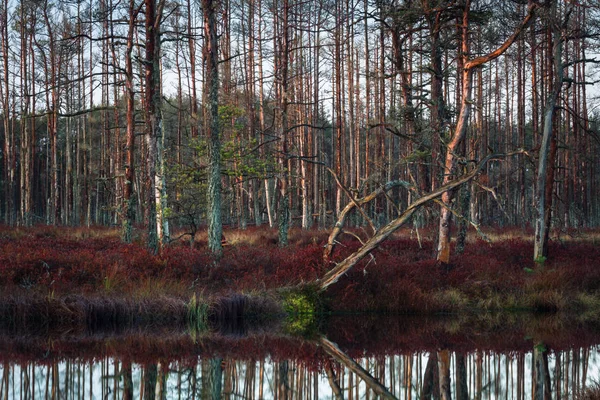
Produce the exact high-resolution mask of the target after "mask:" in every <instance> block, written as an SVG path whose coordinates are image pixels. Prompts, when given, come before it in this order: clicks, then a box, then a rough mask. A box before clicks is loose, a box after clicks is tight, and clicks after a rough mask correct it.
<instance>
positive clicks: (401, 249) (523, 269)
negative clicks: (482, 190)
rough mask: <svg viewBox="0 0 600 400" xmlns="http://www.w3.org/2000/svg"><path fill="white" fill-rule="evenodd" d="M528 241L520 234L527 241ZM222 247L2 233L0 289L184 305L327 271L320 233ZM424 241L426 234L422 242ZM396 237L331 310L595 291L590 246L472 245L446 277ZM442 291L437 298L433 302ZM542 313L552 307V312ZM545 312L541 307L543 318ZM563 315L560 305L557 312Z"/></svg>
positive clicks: (68, 233) (434, 306) (349, 278)
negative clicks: (154, 248) (152, 248)
mask: <svg viewBox="0 0 600 400" xmlns="http://www.w3.org/2000/svg"><path fill="white" fill-rule="evenodd" d="M524 234H525V235H526V234H527V233H526V232H525V233H524ZM225 235H226V237H227V238H228V242H229V245H228V246H227V247H225V249H224V255H223V258H222V259H221V260H220V261H219V262H218V263H217V265H215V262H214V260H213V258H212V256H211V255H210V253H209V252H208V251H207V249H206V246H204V245H203V244H202V242H201V240H200V243H197V246H196V247H195V248H190V247H189V245H188V244H187V243H183V242H182V243H175V244H173V245H171V246H169V247H168V248H166V249H165V250H164V252H163V253H162V254H161V255H152V254H150V253H149V252H148V251H147V250H146V249H145V248H144V247H143V246H142V245H141V244H140V243H137V244H123V243H121V242H120V240H119V238H118V232H117V231H116V230H110V229H107V228H93V229H90V230H85V229H83V228H53V227H36V228H30V229H24V228H19V229H13V228H10V227H0V287H2V288H3V290H5V291H6V290H8V291H10V290H19V291H22V290H25V291H27V290H33V291H35V292H37V293H40V292H41V293H73V292H75V293H97V292H101V293H106V292H108V293H110V292H111V291H117V292H118V293H120V294H123V293H124V294H127V293H132V294H135V293H139V292H140V291H142V292H143V291H147V292H148V293H152V292H155V291H163V292H171V293H168V294H173V293H177V294H178V295H180V296H183V297H185V296H186V295H189V294H191V293H192V291H196V292H197V291H200V292H203V293H209V294H220V293H231V292H236V291H241V292H253V291H259V292H260V291H265V290H270V289H275V288H279V287H282V286H293V285H297V284H302V283H308V282H312V281H314V280H316V279H318V278H319V277H321V276H323V274H324V273H325V272H326V271H327V270H328V268H330V266H329V265H326V264H324V263H323V261H322V259H321V257H322V251H323V245H324V243H325V241H326V238H327V232H323V231H315V230H313V231H300V230H295V231H292V234H291V245H290V246H289V247H288V248H285V249H282V248H279V247H278V246H277V243H276V240H275V238H276V232H275V231H274V230H269V229H267V228H262V229H261V228H254V229H250V230H248V231H226V232H225ZM429 236H431V235H429ZM421 245H422V247H420V246H419V243H418V242H417V240H416V238H410V237H409V235H408V233H407V232H406V231H404V232H400V233H399V234H397V235H395V236H394V237H393V238H392V239H390V240H388V241H386V242H384V244H383V245H382V246H381V247H380V248H379V249H377V250H375V251H374V252H373V257H372V258H371V257H367V258H366V259H364V260H363V261H362V262H361V263H360V264H359V265H357V267H355V268H354V269H353V270H351V271H350V272H349V273H348V274H347V275H346V276H344V277H342V278H341V279H340V280H339V281H338V282H337V283H336V284H334V285H333V286H331V287H330V289H328V291H327V297H328V298H329V306H330V308H331V309H332V310H334V311H348V310H352V311H359V310H360V311H363V310H369V311H373V310H377V311H395V312H423V311H425V312H431V311H440V310H446V307H447V310H450V311H452V310H454V308H453V307H454V305H453V304H451V303H452V302H453V301H457V302H459V303H460V301H461V299H462V297H461V296H464V297H465V298H467V299H480V300H482V301H485V300H486V299H489V298H492V297H493V296H494V295H501V296H505V297H506V296H515V297H518V296H522V295H523V294H524V293H538V294H539V296H538V297H539V298H536V299H534V300H532V304H534V305H535V304H537V303H536V301H539V302H541V303H544V302H546V300H544V298H545V297H544V296H547V297H548V300H547V302H550V303H552V302H554V303H560V301H559V300H560V299H558V300H557V297H556V296H557V295H556V294H557V293H558V295H559V296H566V295H568V294H569V293H573V292H585V293H591V294H594V293H598V292H599V291H600V268H598V266H597V262H598V260H600V247H599V246H596V245H595V244H594V243H593V242H591V241H585V240H580V241H569V242H560V241H554V242H552V243H551V245H550V254H551V257H550V258H549V260H548V261H547V262H546V265H545V266H544V268H543V269H542V268H535V266H534V263H533V261H532V256H531V255H532V254H533V244H532V243H531V242H530V241H527V240H523V239H522V238H519V239H507V240H499V241H494V242H492V243H491V244H489V243H487V242H484V241H480V240H472V241H471V242H470V243H468V245H467V247H466V250H465V252H464V254H462V255H455V256H454V258H453V260H452V266H451V268H449V269H446V268H440V267H439V266H437V265H436V264H435V261H434V250H433V248H434V244H433V241H432V240H431V239H430V238H429V239H428V235H424V239H423V240H422V241H421ZM357 248H358V243H357V241H356V240H354V239H352V238H350V237H344V239H343V241H342V243H341V244H340V245H338V246H337V248H336V251H335V252H334V259H336V260H341V259H343V257H344V256H346V255H348V254H351V253H352V252H353V251H354V250H356V249H357ZM444 291H446V292H448V293H449V294H448V293H447V294H445V295H444V296H445V297H444V296H442V297H440V296H438V294H439V293H442V292H444ZM554 303H552V304H550V305H549V306H548V309H552V308H553V304H554ZM544 307H545V305H544V304H542V306H541V308H542V309H544ZM556 307H557V308H560V304H557V305H556Z"/></svg>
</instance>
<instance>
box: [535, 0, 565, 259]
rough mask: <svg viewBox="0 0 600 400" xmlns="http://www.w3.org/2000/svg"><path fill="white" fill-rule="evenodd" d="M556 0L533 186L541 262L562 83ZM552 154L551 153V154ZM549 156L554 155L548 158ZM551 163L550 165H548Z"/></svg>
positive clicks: (545, 247) (537, 254) (545, 250)
mask: <svg viewBox="0 0 600 400" xmlns="http://www.w3.org/2000/svg"><path fill="white" fill-rule="evenodd" d="M556 8H557V4H556V0H555V1H553V2H552V3H551V18H552V21H551V22H550V23H551V29H552V61H553V72H554V74H553V76H552V90H550V92H549V95H548V98H547V100H546V106H545V107H544V125H543V130H542V143H541V145H540V151H539V157H538V167H537V181H536V188H535V200H534V203H535V237H534V249H533V259H534V261H536V262H539V263H543V262H544V260H545V259H546V257H547V256H548V231H549V229H550V227H549V222H550V212H551V207H550V206H549V205H551V195H552V186H553V181H554V178H553V176H554V168H552V167H551V166H552V165H553V163H554V158H555V157H556V152H555V150H554V151H551V149H552V142H553V140H556V139H555V138H553V134H554V133H553V131H554V126H553V120H554V118H555V114H556V109H557V103H558V99H559V96H560V92H561V89H562V85H563V74H564V71H563V63H562V50H563V49H562V48H563V42H562V37H561V29H560V26H559V22H558V21H557V20H556V17H557V16H556V13H557V10H556ZM553 153H554V154H553ZM551 157H553V158H552V159H551ZM549 166H550V167H549Z"/></svg>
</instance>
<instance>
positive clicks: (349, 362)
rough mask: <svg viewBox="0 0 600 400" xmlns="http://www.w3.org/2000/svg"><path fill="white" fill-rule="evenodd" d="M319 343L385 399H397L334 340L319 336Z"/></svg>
mask: <svg viewBox="0 0 600 400" xmlns="http://www.w3.org/2000/svg"><path fill="white" fill-rule="evenodd" d="M318 343H319V345H320V346H321V347H323V349H324V350H325V352H326V353H327V354H329V355H330V356H331V357H332V358H334V359H335V360H337V361H339V362H340V363H342V364H344V365H345V366H346V367H347V368H348V369H349V370H350V371H352V372H354V373H355V374H356V375H357V376H359V377H360V378H361V379H362V380H363V382H364V383H365V384H366V385H367V387H368V388H369V389H371V390H373V391H374V392H375V393H376V394H377V395H378V396H379V397H381V398H383V399H396V397H395V396H394V395H393V394H391V393H390V391H389V390H388V389H387V388H386V387H385V386H383V385H382V384H381V383H379V381H378V380H377V379H375V378H374V377H373V376H372V375H371V374H370V373H369V372H368V371H366V370H365V369H364V368H363V367H361V366H360V365H359V364H358V363H357V362H356V361H354V360H353V359H352V358H350V357H348V355H347V354H346V353H344V352H343V351H342V350H340V348H339V347H338V346H337V345H336V344H335V343H333V342H331V341H329V340H327V339H326V338H325V337H321V338H319V341H318Z"/></svg>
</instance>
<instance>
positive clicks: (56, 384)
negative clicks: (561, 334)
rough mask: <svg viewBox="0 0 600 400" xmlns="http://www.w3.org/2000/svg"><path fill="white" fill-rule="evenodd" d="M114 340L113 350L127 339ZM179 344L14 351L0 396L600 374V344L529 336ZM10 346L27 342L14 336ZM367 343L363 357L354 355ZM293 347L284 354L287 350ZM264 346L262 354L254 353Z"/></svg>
mask: <svg viewBox="0 0 600 400" xmlns="http://www.w3.org/2000/svg"><path fill="white" fill-rule="evenodd" d="M331 336H335V335H331ZM89 340H90V339H86V341H87V342H89ZM111 340H112V341H113V343H112V344H111V345H110V347H111V348H116V346H117V344H116V343H117V342H122V341H126V340H125V339H115V338H112V339H111ZM177 340H178V341H179V342H181V341H190V343H192V342H193V343H192V344H191V346H192V348H193V349H194V350H193V351H192V352H188V353H187V355H186V356H182V357H179V359H175V360H173V359H167V358H166V357H165V356H164V354H166V353H165V352H164V349H162V350H160V351H158V345H157V344H154V343H152V344H149V346H150V347H149V348H150V349H153V348H154V347H153V346H155V347H156V350H157V351H156V353H157V354H159V357H157V358H155V359H153V358H152V357H148V355H147V354H146V355H145V356H144V357H138V358H146V359H144V360H134V359H135V357H130V355H125V356H119V355H115V354H108V353H107V352H99V353H98V354H99V355H96V356H93V357H92V358H90V357H89V353H88V354H86V356H85V357H81V358H78V357H72V355H70V356H69V357H66V358H65V357H62V356H61V355H60V354H58V353H52V351H51V350H47V351H46V353H45V354H43V355H42V356H39V357H30V356H31V354H30V353H28V354H29V355H28V357H30V358H32V359H31V360H26V359H23V358H27V357H25V356H19V354H24V353H25V351H24V350H23V351H22V352H21V353H19V351H15V352H14V355H13V358H15V359H18V361H17V360H10V359H8V358H10V357H4V358H1V359H2V361H0V377H1V381H0V400H8V399H19V400H29V399H31V400H34V399H178V400H179V399H349V400H353V399H357V400H358V399H375V398H399V399H409V400H412V399H415V400H418V399H458V400H466V399H517V400H520V399H565V398H575V397H576V396H577V395H578V394H580V393H581V392H582V390H583V389H584V388H586V386H588V385H591V384H593V383H595V382H597V381H598V380H600V375H599V359H598V345H597V344H588V345H586V346H577V347H572V348H560V349H553V348H552V347H551V346H548V345H547V344H545V343H544V342H542V341H535V340H532V339H531V338H525V339H523V341H524V342H527V343H529V350H528V351H524V350H523V349H522V346H521V345H516V346H515V349H516V350H507V349H504V350H502V351H495V350H490V349H489V348H488V349H479V350H478V349H477V346H478V345H477V344H474V347H473V348H472V349H470V350H465V346H464V345H460V346H448V347H447V348H443V347H441V348H437V349H423V350H418V349H417V350H410V351H406V350H405V349H398V351H397V352H395V353H394V352H390V351H388V352H387V354H373V353H376V352H374V351H371V350H369V346H367V345H364V344H357V345H356V346H354V347H353V348H352V349H344V346H340V345H338V344H337V343H335V342H333V341H331V340H330V339H328V338H327V337H326V336H325V335H323V336H318V337H313V338H311V339H310V340H303V339H298V338H289V337H288V338H284V339H279V338H278V339H273V338H270V337H268V336H257V337H254V338H251V339H248V338H241V339H239V340H238V339H236V338H227V340H226V342H224V343H221V342H219V341H218V340H214V341H211V339H209V338H203V339H197V338H194V339H192V338H190V337H189V335H187V336H185V335H182V336H177ZM219 340H221V339H219ZM281 340H283V341H284V344H282V342H281ZM239 341H241V343H242V345H239V346H238V344H236V343H238V342H239ZM350 341H352V338H350ZM4 342H5V344H4V346H3V347H2V348H1V349H0V350H2V351H4V350H6V349H7V347H6V346H7V345H6V340H5V341H4ZM87 342H86V343H87ZM179 342H178V343H179ZM11 343H12V346H17V347H19V346H23V345H24V344H23V342H20V341H18V340H16V339H15V340H14V341H13V342H11ZM45 343H46V345H47V346H48V349H52V348H63V347H64V348H66V346H65V345H64V344H60V340H54V339H53V340H48V341H46V342H45ZM219 343H220V344H219ZM163 345H164V343H163ZM178 346H181V343H179V344H178ZM361 346H362V347H363V349H364V350H363V355H358V356H357V355H356V354H357V353H358V352H360V351H357V348H360V347H361ZM288 347H289V351H288V352H287V355H286V351H284V350H281V349H282V348H288ZM94 348H96V349H98V348H99V347H98V345H97V344H95V345H94ZM259 348H262V349H264V352H258V354H256V353H257V350H256V349H259ZM214 349H216V350H214ZM244 349H248V351H247V352H246V354H244ZM69 354H71V353H69ZM349 354H354V357H353V358H352V357H350V356H349ZM5 355H6V353H5Z"/></svg>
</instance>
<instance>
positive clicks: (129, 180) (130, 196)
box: [121, 0, 140, 243]
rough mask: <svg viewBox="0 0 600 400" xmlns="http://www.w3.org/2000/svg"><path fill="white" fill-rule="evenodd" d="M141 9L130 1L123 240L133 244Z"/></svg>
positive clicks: (126, 65) (126, 78) (126, 71)
mask: <svg viewBox="0 0 600 400" xmlns="http://www.w3.org/2000/svg"><path fill="white" fill-rule="evenodd" d="M139 11H140V9H139V8H138V9H135V0H129V27H128V31H127V48H126V50H125V96H126V101H127V117H126V119H127V134H126V135H127V144H126V146H125V151H126V154H127V160H126V163H125V187H124V190H123V208H122V212H123V213H124V218H123V229H122V233H121V237H122V240H123V241H124V242H125V243H131V240H132V232H131V231H132V229H133V221H134V217H135V207H134V202H135V198H134V192H133V187H134V186H133V183H134V180H135V91H134V87H133V64H132V59H131V52H132V51H133V30H134V29H135V21H136V19H137V14H138V13H139Z"/></svg>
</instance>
